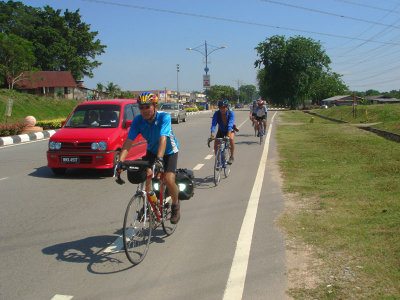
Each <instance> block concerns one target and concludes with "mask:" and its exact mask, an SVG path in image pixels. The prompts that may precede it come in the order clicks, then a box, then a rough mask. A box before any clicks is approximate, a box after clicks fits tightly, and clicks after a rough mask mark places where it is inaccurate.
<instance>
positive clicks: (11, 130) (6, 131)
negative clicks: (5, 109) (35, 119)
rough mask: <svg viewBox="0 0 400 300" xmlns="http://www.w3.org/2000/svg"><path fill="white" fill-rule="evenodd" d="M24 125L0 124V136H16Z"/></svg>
mask: <svg viewBox="0 0 400 300" xmlns="http://www.w3.org/2000/svg"><path fill="white" fill-rule="evenodd" d="M24 126H25V125H24V123H13V124H0V136H12V135H18V134H20V133H21V132H22V130H23V129H24Z"/></svg>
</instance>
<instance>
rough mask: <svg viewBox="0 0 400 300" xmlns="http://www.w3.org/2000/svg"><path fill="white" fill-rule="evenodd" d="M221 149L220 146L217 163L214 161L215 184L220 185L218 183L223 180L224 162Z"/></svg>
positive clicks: (216, 156) (216, 157)
mask: <svg viewBox="0 0 400 300" xmlns="http://www.w3.org/2000/svg"><path fill="white" fill-rule="evenodd" d="M221 159H222V157H221V149H220V148H218V150H217V153H216V155H215V163H214V183H215V185H218V183H219V182H220V181H221V168H222V162H221Z"/></svg>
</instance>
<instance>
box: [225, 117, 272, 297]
mask: <svg viewBox="0 0 400 300" xmlns="http://www.w3.org/2000/svg"><path fill="white" fill-rule="evenodd" d="M275 115H276V112H275V114H274V115H273V116H272V119H271V123H270V126H269V129H268V134H267V136H266V139H265V144H264V150H263V153H262V156H261V161H260V164H259V166H258V171H257V175H256V180H255V182H254V185H253V190H252V191H251V194H250V199H249V202H248V204H247V209H246V213H245V215H244V219H243V223H242V227H241V228H240V233H239V238H238V240H237V242H236V250H235V255H234V257H233V261H232V266H231V271H230V273H229V278H228V282H227V283H226V287H225V291H224V298H223V299H224V300H231V299H242V296H243V289H244V283H245V280H246V273H247V266H248V263H249V256H250V248H251V241H252V238H253V230H254V224H255V222H256V216H257V209H258V202H259V200H260V194H261V188H262V183H263V180H264V173H265V167H266V164H267V157H268V148H269V140H270V137H271V128H272V126H271V125H272V122H273V120H274V118H275Z"/></svg>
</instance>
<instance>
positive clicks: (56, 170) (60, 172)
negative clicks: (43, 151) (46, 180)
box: [51, 168, 67, 175]
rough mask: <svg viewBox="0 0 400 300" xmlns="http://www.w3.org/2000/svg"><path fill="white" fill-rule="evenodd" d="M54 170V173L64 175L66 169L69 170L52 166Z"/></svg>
mask: <svg viewBox="0 0 400 300" xmlns="http://www.w3.org/2000/svg"><path fill="white" fill-rule="evenodd" d="M51 170H52V171H53V173H54V175H64V174H65V171H67V168H51Z"/></svg>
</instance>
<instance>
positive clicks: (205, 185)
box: [194, 175, 215, 190]
mask: <svg viewBox="0 0 400 300" xmlns="http://www.w3.org/2000/svg"><path fill="white" fill-rule="evenodd" d="M194 185H195V189H200V190H205V189H211V188H213V187H215V184H214V175H212V176H211V175H210V176H207V177H205V178H195V179H194Z"/></svg>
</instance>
